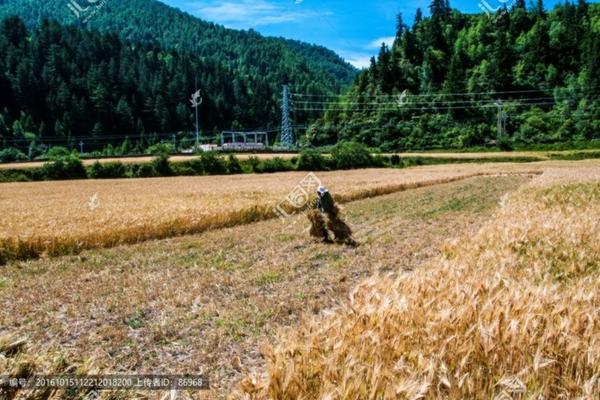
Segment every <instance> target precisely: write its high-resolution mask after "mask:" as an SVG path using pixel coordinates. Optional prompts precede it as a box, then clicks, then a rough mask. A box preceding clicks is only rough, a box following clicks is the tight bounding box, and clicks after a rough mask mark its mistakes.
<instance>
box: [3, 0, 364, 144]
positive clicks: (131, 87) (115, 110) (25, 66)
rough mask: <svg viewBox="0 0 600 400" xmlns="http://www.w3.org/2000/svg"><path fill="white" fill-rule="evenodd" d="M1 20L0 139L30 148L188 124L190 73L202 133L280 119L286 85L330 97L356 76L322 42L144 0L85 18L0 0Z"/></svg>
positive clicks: (53, 6) (55, 6)
mask: <svg viewBox="0 0 600 400" xmlns="http://www.w3.org/2000/svg"><path fill="white" fill-rule="evenodd" d="M11 15H16V16H18V18H15V17H11ZM0 18H3V21H2V22H1V32H0V71H2V72H1V73H0V86H1V90H0V145H2V146H10V145H13V144H15V143H16V144H18V145H19V147H20V148H21V149H22V150H23V148H24V147H25V148H26V149H25V150H29V149H28V147H32V149H33V153H35V152H36V151H37V147H39V146H40V144H41V143H44V144H46V145H48V144H58V143H61V144H65V143H67V144H69V145H70V146H76V145H77V147H79V146H78V139H77V140H76V139H75V138H81V137H85V138H86V140H85V142H86V143H85V144H86V149H87V150H88V151H89V150H90V147H92V148H98V147H99V146H102V145H104V144H107V143H112V144H115V145H116V144H120V143H121V142H122V141H123V137H124V136H129V137H130V141H131V143H132V145H134V144H135V143H136V142H139V144H140V146H142V147H143V146H145V145H146V144H147V142H149V141H152V140H154V139H156V138H157V137H158V138H162V137H166V138H168V140H169V141H170V140H171V136H172V134H173V133H176V132H183V131H185V132H190V131H192V130H193V126H194V115H193V109H192V107H191V106H190V103H189V98H190V95H191V93H192V92H193V91H194V87H195V83H194V82H195V78H196V77H197V79H198V86H199V88H200V89H201V90H202V97H203V103H202V105H201V106H200V116H201V117H200V125H201V129H202V130H203V131H204V133H205V135H206V134H211V133H213V132H216V131H217V130H218V129H222V128H246V129H247V128H255V127H277V126H279V120H280V116H281V111H280V105H279V104H280V99H281V89H282V85H283V84H285V83H289V84H290V87H291V88H292V90H294V91H301V92H312V93H322V94H324V95H331V94H336V93H340V91H341V90H342V88H344V87H347V85H348V84H350V83H351V82H352V80H353V79H354V77H355V75H356V70H355V69H354V68H353V67H352V66H350V65H349V64H347V63H345V62H344V61H343V60H342V59H341V58H340V57H339V56H337V55H336V54H335V53H333V52H332V51H330V50H327V49H325V48H323V47H319V46H314V45H309V44H305V43H301V42H297V41H291V40H285V39H278V38H265V37H262V36H261V35H259V34H258V33H256V32H252V31H249V32H248V31H235V30H231V29H226V28H224V27H222V26H218V25H215V24H211V23H207V22H204V21H201V20H199V19H197V18H194V17H192V16H190V15H188V14H186V13H183V12H181V11H179V10H176V9H174V8H171V7H168V6H166V5H164V4H162V3H160V2H158V1H153V0H149V1H146V0H121V1H118V2H117V1H110V2H107V3H106V4H105V5H104V6H103V7H102V8H101V9H98V10H97V12H96V14H94V15H93V16H92V17H91V18H90V19H89V21H87V23H86V24H83V23H82V19H81V18H80V19H77V18H76V17H75V15H74V14H72V13H71V11H70V10H69V9H68V7H67V2H66V1H63V0H48V1H41V0H19V1H14V0H0ZM50 21H61V24H58V23H56V22H50ZM311 114H312V115H313V116H314V115H315V113H314V112H313V113H311V112H306V113H303V114H300V115H298V119H297V121H298V122H302V121H304V120H307V119H308V118H309V117H310V116H311ZM90 138H91V139H90ZM33 155H35V154H33Z"/></svg>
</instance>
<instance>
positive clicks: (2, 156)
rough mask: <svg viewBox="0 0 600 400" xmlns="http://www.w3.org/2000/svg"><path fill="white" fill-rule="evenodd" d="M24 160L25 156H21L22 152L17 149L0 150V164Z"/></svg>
mask: <svg viewBox="0 0 600 400" xmlns="http://www.w3.org/2000/svg"><path fill="white" fill-rule="evenodd" d="M25 160H27V156H26V155H25V154H23V152H21V151H20V150H19V149H15V148H14V147H9V148H7V149H2V150H0V163H7V162H14V161H25Z"/></svg>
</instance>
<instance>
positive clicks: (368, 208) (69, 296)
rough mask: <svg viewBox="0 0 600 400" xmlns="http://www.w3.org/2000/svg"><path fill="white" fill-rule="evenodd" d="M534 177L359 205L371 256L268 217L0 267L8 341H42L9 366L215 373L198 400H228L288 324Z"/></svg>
mask: <svg viewBox="0 0 600 400" xmlns="http://www.w3.org/2000/svg"><path fill="white" fill-rule="evenodd" d="M527 181H528V178H525V177H520V176H507V177H479V178H473V179H468V180H462V181H458V182H453V183H448V184H440V185H436V186H430V187H424V188H420V189H415V190H410V191H405V192H400V193H393V194H389V195H385V196H380V197H374V198H371V199H366V200H361V201H356V202H353V203H349V204H347V205H345V206H344V207H343V209H342V215H343V216H344V219H345V220H346V221H347V222H348V223H349V224H350V225H351V227H352V228H353V230H354V231H355V237H356V239H357V240H358V241H359V242H360V246H359V247H357V248H352V247H347V246H338V245H325V244H322V243H316V242H313V241H311V240H310V239H309V238H308V234H307V233H306V232H305V231H304V229H305V227H306V226H307V225H308V221H307V220H306V219H305V217H299V220H298V223H297V224H295V225H293V226H292V225H289V224H290V222H293V221H289V222H286V223H285V224H283V223H282V222H281V221H279V220H271V221H263V222H259V223H256V224H252V225H246V226H239V227H235V228H228V229H223V230H215V231H211V232H205V233H203V234H201V235H197V236H186V237H182V238H172V239H167V240H162V241H152V242H146V243H141V244H137V245H132V246H119V247H116V248H111V249H102V250H93V251H85V252H83V253H81V255H79V256H69V257H57V258H52V259H47V260H30V261H23V262H12V263H10V264H9V265H7V266H5V267H3V268H1V269H0V327H2V329H0V336H1V334H2V331H3V330H5V331H8V332H13V333H16V334H18V337H23V336H25V337H26V338H27V339H28V340H27V348H26V349H24V351H23V352H22V354H21V355H20V356H19V357H8V358H7V359H5V360H3V362H5V364H0V370H4V371H6V370H11V371H12V370H13V369H15V368H20V366H21V365H22V363H25V362H33V366H35V367H36V371H38V372H39V371H53V370H56V368H57V367H56V363H55V360H57V359H63V360H66V363H67V365H69V366H70V368H83V369H84V370H86V371H101V372H105V373H109V372H113V373H161V372H163V373H198V372H200V371H201V370H204V371H205V372H208V373H209V376H210V379H211V383H212V391H210V392H208V393H201V392H200V393H189V395H190V396H195V397H194V398H198V397H201V398H224V397H225V395H226V394H227V393H228V392H229V391H230V390H231V389H232V387H233V386H234V385H235V383H236V382H238V381H239V380H241V378H242V377H243V376H245V375H246V374H247V373H249V372H250V371H253V370H256V369H262V368H264V360H263V358H262V357H261V356H260V354H259V351H258V349H259V348H260V347H261V344H262V343H263V342H264V341H265V340H266V339H270V340H272V339H273V335H274V333H275V332H276V331H277V330H278V329H279V328H280V327H282V326H291V327H294V326H298V324H299V319H300V317H301V315H302V314H304V313H309V314H318V313H320V312H321V311H322V310H326V309H328V308H330V307H332V306H334V305H336V304H337V303H338V302H339V301H340V300H341V299H343V298H345V297H346V296H347V293H348V291H349V290H350V289H351V288H352V287H353V286H355V285H356V284H357V283H358V282H359V281H360V280H362V279H364V278H366V277H368V276H371V275H373V274H376V273H389V272H391V271H403V270H412V269H414V268H417V267H418V266H419V265H421V264H422V263H423V262H425V261H426V260H429V259H431V258H433V257H436V256H438V255H439V254H440V250H439V247H440V243H442V242H443V241H444V240H445V239H446V238H448V237H454V236H455V235H462V234H469V233H473V232H475V231H476V230H477V229H478V227H479V226H481V224H482V223H483V221H485V220H486V219H487V218H489V216H490V215H491V213H492V211H493V209H494V208H495V207H496V205H497V204H498V202H499V200H500V198H501V197H502V196H503V195H504V194H505V193H506V192H510V191H512V190H515V189H516V188H517V187H518V186H519V185H521V184H523V183H524V182H527ZM0 347H1V346H0ZM0 352H2V351H1V349H0ZM1 358H2V357H0V359H1ZM27 365H31V364H27ZM2 368H5V369H2ZM144 395H145V396H148V397H150V398H154V397H158V396H159V395H160V396H162V395H163V393H158V394H157V393H145V394H144ZM186 395H187V394H185V393H183V394H180V397H178V398H186V397H185V396H186Z"/></svg>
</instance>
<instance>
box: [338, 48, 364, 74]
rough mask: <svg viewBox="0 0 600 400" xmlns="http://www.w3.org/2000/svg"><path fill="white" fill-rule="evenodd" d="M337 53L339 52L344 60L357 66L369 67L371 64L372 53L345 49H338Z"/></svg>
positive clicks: (360, 67)
mask: <svg viewBox="0 0 600 400" xmlns="http://www.w3.org/2000/svg"><path fill="white" fill-rule="evenodd" d="M336 53H338V54H339V55H340V56H341V57H342V58H343V59H344V60H346V61H347V62H349V63H350V64H352V65H354V66H355V67H356V68H359V69H362V68H368V67H369V65H371V57H372V54H367V53H356V52H351V51H350V52H349V51H344V50H338V51H336Z"/></svg>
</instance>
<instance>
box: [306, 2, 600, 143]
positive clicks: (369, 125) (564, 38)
mask: <svg viewBox="0 0 600 400" xmlns="http://www.w3.org/2000/svg"><path fill="white" fill-rule="evenodd" d="M599 90H600V7H598V4H587V3H586V2H585V1H584V0H580V1H579V2H578V3H577V4H572V3H568V2H567V3H565V4H563V5H559V6H557V7H556V8H555V9H553V10H551V11H549V12H548V11H546V10H545V9H544V6H543V4H542V1H541V0H538V2H537V4H536V5H535V6H533V7H531V8H530V9H526V6H525V1H524V0H518V1H517V2H516V3H515V5H514V6H513V7H512V8H511V9H510V10H502V11H499V12H498V14H497V15H490V16H488V15H485V14H480V15H466V14H462V13H460V12H458V11H455V10H452V9H451V8H450V6H449V4H448V2H447V0H433V3H432V4H431V17H428V18H423V17H422V13H421V12H420V11H419V12H417V17H416V19H415V21H414V24H412V26H407V25H406V24H405V23H404V22H403V20H402V16H399V17H398V23H397V34H396V39H395V42H394V44H393V46H392V47H391V48H388V47H386V46H385V45H383V46H382V47H381V51H380V53H379V56H378V57H377V58H376V59H375V58H373V59H372V62H371V66H370V68H368V70H365V71H363V72H362V73H361V74H360V76H359V77H358V78H357V80H356V83H355V84H354V86H353V87H352V88H351V89H350V90H349V92H348V93H347V94H346V95H344V96H342V97H340V98H338V99H335V100H334V98H333V97H331V96H305V97H302V96H301V97H297V98H296V99H295V104H296V108H297V109H298V110H316V109H327V110H328V111H327V112H326V114H325V116H324V118H323V119H322V120H319V121H318V122H317V123H315V124H314V125H313V126H312V127H311V129H310V131H309V133H308V140H309V141H310V142H312V143H313V144H327V143H334V142H336V141H338V140H342V139H346V140H348V139H352V140H358V141H361V142H364V143H367V144H369V145H372V146H380V147H382V148H383V149H417V148H432V147H446V148H448V147H465V146H480V145H486V144H487V145H489V144H493V143H495V142H496V141H498V142H497V144H500V145H501V146H506V147H510V146H513V145H521V146H530V147H531V146H534V145H539V144H550V143H557V142H563V143H564V142H573V141H580V142H585V141H588V140H589V139H591V138H599V137H600V99H599V97H598V94H599ZM332 100H334V102H333V103H331V101H332ZM500 100H501V101H502V103H503V104H502V109H501V110H499V106H498V105H497V104H496V103H499V101H500ZM502 113H504V114H502ZM498 120H499V121H500V135H499V137H498V134H497V131H498V129H497V126H498ZM503 125H506V129H505V130H504V129H502V126H503Z"/></svg>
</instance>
